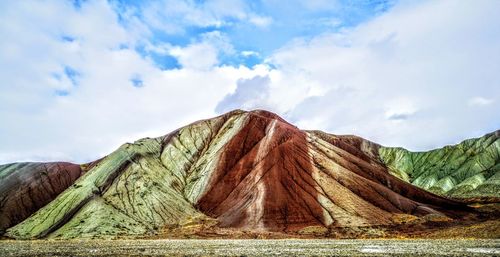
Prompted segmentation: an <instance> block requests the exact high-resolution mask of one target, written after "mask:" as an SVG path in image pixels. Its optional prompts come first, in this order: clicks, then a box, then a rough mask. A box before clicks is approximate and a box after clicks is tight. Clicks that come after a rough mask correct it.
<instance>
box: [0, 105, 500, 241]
mask: <svg viewBox="0 0 500 257" xmlns="http://www.w3.org/2000/svg"><path fill="white" fill-rule="evenodd" d="M497 146H498V145H497ZM497 150H498V148H497ZM400 151H403V150H400ZM393 152H394V153H392V152H391V151H390V149H388V148H383V147H380V146H378V145H376V144H374V143H371V142H369V141H366V140H363V139H361V138H358V137H352V136H334V135H330V134H326V133H323V132H319V131H302V130H299V129H298V128H297V127H295V126H293V125H291V124H289V123H288V122H286V121H285V120H283V119H282V118H280V117H278V116H277V115H275V114H273V113H270V112H267V111H252V112H245V111H239V110H238V111H233V112H230V113H227V114H224V115H222V116H219V117H216V118H212V119H208V120H203V121H198V122H195V123H193V124H190V125H188V126H185V127H183V128H181V129H179V130H176V131H174V132H172V133H170V134H168V135H165V136H162V137H159V138H145V139H141V140H138V141H136V142H134V143H127V144H124V145H122V146H121V147H120V148H119V149H117V150H116V151H115V152H113V153H111V154H109V155H108V156H106V157H104V158H102V159H100V160H98V161H95V162H93V163H90V164H86V165H83V166H78V165H73V164H67V163H65V164H14V165H4V166H0V188H1V190H2V191H1V192H2V194H1V196H2V197H3V198H2V199H0V200H1V202H0V203H1V205H0V213H1V214H2V215H1V217H2V220H1V221H2V223H1V224H2V226H3V229H6V232H5V234H4V236H7V237H11V238H17V239H29V238H86V237H123V236H146V237H147V236H154V235H157V234H158V233H161V232H162V231H167V230H168V229H171V228H175V227H179V226H181V227H182V226H190V225H196V224H204V223H207V222H212V223H213V224H216V226H217V227H220V228H228V229H237V230H238V231H256V232H269V231H271V232H272V231H276V232H282V233H296V232H300V231H304V230H307V229H310V228H314V229H318V228H330V229H331V228H341V227H368V226H379V225H393V224H398V223H399V222H401V218H402V217H404V218H405V219H418V218H419V217H427V216H439V217H445V218H446V217H450V218H458V217H462V216H463V215H464V214H466V213H468V212H469V211H470V209H469V208H468V207H466V206H464V205H463V204H462V203H460V202H456V201H453V200H450V199H446V198H443V197H440V196H437V195H435V194H432V193H429V192H427V191H425V190H423V189H420V188H418V187H416V186H414V185H412V184H409V183H407V182H405V181H404V180H406V181H414V180H412V179H410V178H413V176H412V175H413V174H415V173H414V172H411V171H410V170H409V169H404V170H401V168H399V167H400V166H394V163H396V162H397V160H399V159H401V158H402V157H399V156H400V155H398V154H396V152H395V151H393ZM497 153H498V152H497ZM391 154H392V155H394V156H398V157H397V158H393V159H394V161H392V159H391V158H390V157H388V156H391ZM497 156H498V155H497ZM396 159H397V160H396ZM381 160H382V161H381ZM384 162H385V163H387V166H388V167H389V168H387V166H386V164H384ZM405 167H406V166H405ZM403 172H404V173H403ZM11 174H12V175H11ZM391 174H400V175H399V177H403V176H404V175H402V174H409V175H408V176H407V177H403V180H402V179H400V178H398V177H396V176H392V175H391ZM63 190H64V191H63ZM28 216H29V217H28Z"/></svg>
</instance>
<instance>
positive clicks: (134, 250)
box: [0, 239, 500, 256]
mask: <svg viewBox="0 0 500 257" xmlns="http://www.w3.org/2000/svg"><path fill="white" fill-rule="evenodd" d="M0 254H1V255H2V256H89V255H92V256H311V255H313V256H499V255H500V240H498V239H488V240H484V239H480V240H470V239H463V240H457V239H453V240H449V239H447V240H441V239H436V240H408V239H407V240H374V239H369V240H363V239H360V240H326V239H283V240H231V239H230V240H219V239H216V240H195V239H190V240H182V239H174V240H172V239H169V240H65V241H63V240H61V241H60V240H57V241H56V240H35V241H11V240H6V241H0Z"/></svg>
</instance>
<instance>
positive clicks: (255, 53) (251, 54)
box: [241, 51, 260, 57]
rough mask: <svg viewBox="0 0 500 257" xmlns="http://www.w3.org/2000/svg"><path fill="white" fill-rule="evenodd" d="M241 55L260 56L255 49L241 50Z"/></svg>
mask: <svg viewBox="0 0 500 257" xmlns="http://www.w3.org/2000/svg"><path fill="white" fill-rule="evenodd" d="M241 55H242V56H244V57H250V56H257V57H259V56H260V54H259V53H258V52H255V51H241Z"/></svg>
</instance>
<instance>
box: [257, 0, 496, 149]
mask: <svg viewBox="0 0 500 257" xmlns="http://www.w3.org/2000/svg"><path fill="white" fill-rule="evenodd" d="M499 9H500V2H498V1H474V2H469V1H418V2H402V3H400V4H398V5H396V6H395V7H394V8H393V9H391V10H389V11H388V12H387V13H384V14H382V15H380V16H379V17H376V18H374V19H373V20H371V21H368V22H366V23H364V24H361V25H359V26H357V27H355V28H352V29H344V30H341V31H340V32H337V33H327V34H323V35H319V36H316V37H314V38H313V39H311V40H303V39H302V40H301V39H297V40H294V41H292V42H290V43H289V44H288V45H287V46H285V47H283V48H281V49H280V50H278V51H276V52H275V53H274V54H273V55H272V56H271V57H270V58H268V60H267V62H268V63H270V64H272V65H274V66H275V67H276V70H272V71H271V75H270V78H271V83H270V84H269V88H270V93H269V97H268V99H264V100H263V102H265V103H269V102H271V103H273V105H272V106H274V109H273V110H274V111H277V112H279V113H281V114H282V115H285V116H286V117H287V118H289V119H290V120H292V121H293V122H296V123H297V124H298V125H299V126H300V127H302V128H308V129H322V130H326V131H330V132H332V133H339V134H358V135H361V136H364V137H366V138H369V139H372V140H374V141H376V142H380V143H382V144H385V145H397V146H405V147H408V148H410V149H419V150H423V149H429V148H432V147H438V146H442V145H444V144H448V143H456V142H458V141H460V140H463V139H465V138H468V137H472V136H481V135H482V134H484V133H487V132H491V131H493V130H496V129H499V128H500V123H499V121H500V113H499V112H498V110H499V109H500V105H499V103H498V101H489V100H488V99H486V98H485V99H479V98H476V99H475V100H469V99H470V98H471V96H476V95H478V94H488V95H489V96H497V95H500V87H498V83H499V82H500V73H498V70H500V58H495V57H500V16H498V15H497V13H496V10H499ZM273 74H274V76H273ZM468 103H469V104H471V103H472V104H476V105H477V104H483V105H484V104H488V105H487V106H486V105H485V107H487V108H482V109H481V110H480V112H478V110H477V109H474V108H469V106H468Z"/></svg>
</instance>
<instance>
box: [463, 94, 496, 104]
mask: <svg viewBox="0 0 500 257" xmlns="http://www.w3.org/2000/svg"><path fill="white" fill-rule="evenodd" d="M493 102H494V101H493V99H488V98H484V97H480V96H476V97H473V98H471V99H469V102H468V103H469V105H470V106H483V105H490V104H492V103H493Z"/></svg>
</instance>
